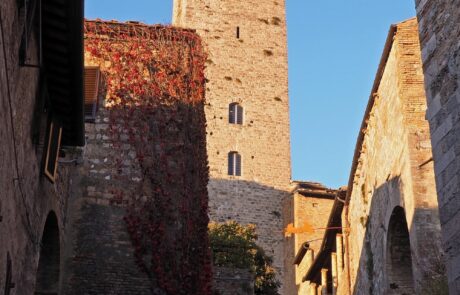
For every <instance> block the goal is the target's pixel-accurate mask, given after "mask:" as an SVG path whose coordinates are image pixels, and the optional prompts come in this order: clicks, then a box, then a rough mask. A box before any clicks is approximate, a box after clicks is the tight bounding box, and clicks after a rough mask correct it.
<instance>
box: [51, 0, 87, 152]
mask: <svg viewBox="0 0 460 295" xmlns="http://www.w3.org/2000/svg"><path fill="white" fill-rule="evenodd" d="M83 8H84V1H83V0H42V54H43V60H42V65H43V68H44V75H45V77H46V81H47V89H48V94H49V97H50V105H51V106H50V107H51V110H52V112H53V114H54V115H55V116H57V117H58V118H59V120H60V121H62V124H63V132H62V145H69V146H83V145H84V144H85V127H84V112H83V104H84V98H83V63H84V61H83V11H84V10H83Z"/></svg>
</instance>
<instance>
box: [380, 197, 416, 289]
mask: <svg viewBox="0 0 460 295" xmlns="http://www.w3.org/2000/svg"><path fill="white" fill-rule="evenodd" d="M386 273H387V292H386V293H385V294H399V295H403V294H407V295H410V294H413V293H414V279H413V275H412V256H411V250H410V239H409V230H408V227H407V222H406V214H405V212H404V209H403V208H402V207H399V206H398V207H396V208H395V209H394V210H393V213H392V214H391V218H390V223H389V224H388V233H387V262H386Z"/></svg>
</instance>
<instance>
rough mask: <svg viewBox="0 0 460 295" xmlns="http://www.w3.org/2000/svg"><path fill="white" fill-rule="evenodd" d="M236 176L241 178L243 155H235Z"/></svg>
mask: <svg viewBox="0 0 460 295" xmlns="http://www.w3.org/2000/svg"><path fill="white" fill-rule="evenodd" d="M234 155H235V175H236V176H241V155H240V154H238V153H235V154H234Z"/></svg>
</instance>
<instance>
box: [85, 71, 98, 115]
mask: <svg viewBox="0 0 460 295" xmlns="http://www.w3.org/2000/svg"><path fill="white" fill-rule="evenodd" d="M99 77H100V70H99V67H85V121H86V122H94V120H95V119H96V111H97V107H98V105H99V101H98V96H99V95H98V89H99Z"/></svg>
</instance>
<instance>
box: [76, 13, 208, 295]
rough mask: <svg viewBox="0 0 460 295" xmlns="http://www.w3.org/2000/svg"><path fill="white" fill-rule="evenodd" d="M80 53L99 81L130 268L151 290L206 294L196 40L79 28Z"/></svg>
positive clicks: (204, 171) (184, 33)
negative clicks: (131, 159)
mask: <svg viewBox="0 0 460 295" xmlns="http://www.w3.org/2000/svg"><path fill="white" fill-rule="evenodd" d="M85 52H86V53H85V59H86V61H87V62H88V63H90V64H92V65H94V64H97V65H99V66H100V67H101V72H102V73H103V77H104V82H105V83H103V84H104V85H103V88H104V89H105V94H106V97H105V102H106V106H107V109H108V110H109V128H108V133H109V135H110V137H111V140H112V142H113V147H114V151H113V153H114V155H117V156H115V159H114V161H113V163H114V166H115V171H117V174H118V175H117V177H116V178H115V179H114V182H115V183H120V184H121V185H119V186H115V185H114V189H113V190H112V193H113V195H114V198H113V202H114V203H117V204H122V205H123V206H125V207H126V212H127V213H126V216H125V218H124V219H125V222H126V225H127V230H128V232H129V234H130V237H131V240H132V243H133V247H134V249H135V256H136V261H137V263H138V265H139V267H140V268H141V269H142V270H143V271H145V272H146V273H147V274H148V275H149V277H150V278H151V281H152V288H153V289H158V288H159V289H162V290H163V291H165V292H166V293H167V294H200V295H206V294H210V293H211V288H210V285H211V284H210V281H211V277H212V275H211V262H210V253H209V242H208V236H207V224H208V215H207V211H208V196H207V189H206V185H207V181H208V167H207V157H206V142H205V125H206V122H205V116H204V94H205V78H204V68H205V66H204V64H205V59H206V56H205V54H204V52H203V48H202V45H201V41H200V39H199V37H198V36H197V35H196V34H195V33H194V32H193V31H191V30H184V29H177V28H173V27H168V26H146V25H141V24H122V23H116V22H102V21H86V23H85ZM126 147H128V148H126ZM127 150H128V151H135V154H136V156H135V163H134V164H126V163H124V162H125V160H126V159H127V158H128V157H127V152H128V151H127ZM130 165H131V166H130ZM133 165H134V168H135V170H136V171H140V175H139V178H140V180H139V179H137V180H134V179H133V177H132V173H130V171H131V172H132V170H129V169H130V168H133ZM125 170H126V171H125ZM129 178H131V179H129ZM126 181H130V183H136V186H135V189H130V188H131V187H132V185H129V186H127V185H126V187H125V186H124V185H123V184H125V183H126Z"/></svg>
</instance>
